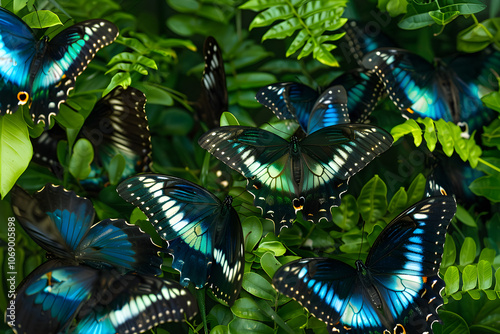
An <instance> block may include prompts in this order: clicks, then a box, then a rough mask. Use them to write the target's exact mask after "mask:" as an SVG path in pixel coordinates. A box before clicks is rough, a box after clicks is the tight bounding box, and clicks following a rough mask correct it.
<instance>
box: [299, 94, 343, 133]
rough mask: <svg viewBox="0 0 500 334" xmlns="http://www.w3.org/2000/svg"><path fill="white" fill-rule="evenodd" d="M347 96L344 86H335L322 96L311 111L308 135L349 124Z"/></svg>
mask: <svg viewBox="0 0 500 334" xmlns="http://www.w3.org/2000/svg"><path fill="white" fill-rule="evenodd" d="M349 123H350V119H349V113H348V110H347V94H346V90H345V89H344V87H343V86H333V87H330V88H328V89H327V90H326V91H325V92H323V94H321V95H320V96H319V97H318V99H317V100H316V103H315V104H314V106H313V107H312V109H311V115H310V117H309V122H308V125H307V133H308V134H311V133H313V132H315V131H317V130H319V129H323V128H326V127H328V126H331V125H336V124H349Z"/></svg>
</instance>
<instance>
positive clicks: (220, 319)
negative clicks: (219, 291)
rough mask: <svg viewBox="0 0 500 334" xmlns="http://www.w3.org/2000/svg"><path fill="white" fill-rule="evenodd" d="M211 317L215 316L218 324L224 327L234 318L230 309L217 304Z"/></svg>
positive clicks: (211, 311)
mask: <svg viewBox="0 0 500 334" xmlns="http://www.w3.org/2000/svg"><path fill="white" fill-rule="evenodd" d="M209 315H210V316H213V317H214V318H215V319H216V320H217V324H219V325H222V326H226V325H228V324H229V323H230V322H231V320H233V318H234V316H233V314H232V313H231V311H230V309H229V308H228V307H225V306H222V305H220V304H217V305H215V306H214V307H212V309H211V310H210V313H209Z"/></svg>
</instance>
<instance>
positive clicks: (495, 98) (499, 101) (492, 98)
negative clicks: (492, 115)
mask: <svg viewBox="0 0 500 334" xmlns="http://www.w3.org/2000/svg"><path fill="white" fill-rule="evenodd" d="M481 100H482V101H483V103H484V104H485V105H486V106H487V107H488V108H490V109H493V110H495V111H497V112H500V92H498V91H497V92H491V93H489V94H487V95H485V96H483V97H482V98H481Z"/></svg>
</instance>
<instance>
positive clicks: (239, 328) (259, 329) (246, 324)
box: [229, 318, 274, 334]
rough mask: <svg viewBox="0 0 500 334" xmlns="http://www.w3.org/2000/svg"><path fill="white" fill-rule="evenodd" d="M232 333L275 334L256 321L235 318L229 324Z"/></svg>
mask: <svg viewBox="0 0 500 334" xmlns="http://www.w3.org/2000/svg"><path fill="white" fill-rule="evenodd" d="M229 332H230V333H256V334H274V330H273V329H272V328H271V327H269V326H267V325H265V324H263V323H262V322H258V321H255V320H248V319H241V318H235V319H234V320H233V321H231V322H230V323H229Z"/></svg>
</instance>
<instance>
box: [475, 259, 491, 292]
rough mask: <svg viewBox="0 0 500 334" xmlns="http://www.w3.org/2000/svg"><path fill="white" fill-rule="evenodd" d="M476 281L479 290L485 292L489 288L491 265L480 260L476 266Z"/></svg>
mask: <svg viewBox="0 0 500 334" xmlns="http://www.w3.org/2000/svg"><path fill="white" fill-rule="evenodd" d="M477 280H478V283H479V288H480V289H483V290H486V289H489V288H490V287H491V284H492V283H493V272H492V270H491V264H490V263H489V262H488V261H485V260H481V261H479V263H478V264H477Z"/></svg>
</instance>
